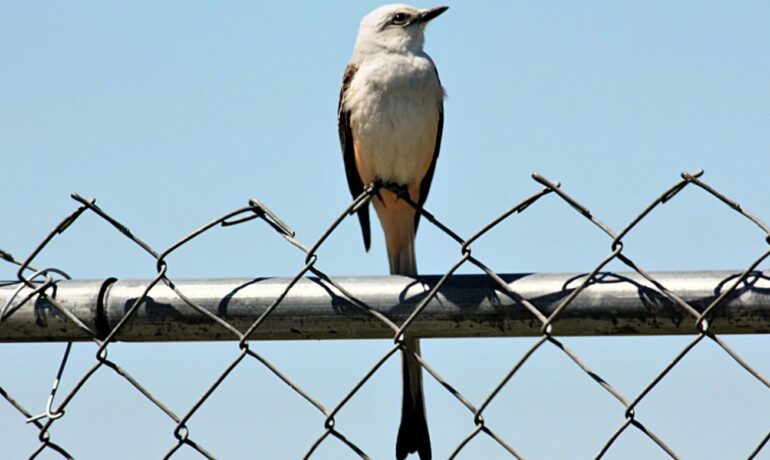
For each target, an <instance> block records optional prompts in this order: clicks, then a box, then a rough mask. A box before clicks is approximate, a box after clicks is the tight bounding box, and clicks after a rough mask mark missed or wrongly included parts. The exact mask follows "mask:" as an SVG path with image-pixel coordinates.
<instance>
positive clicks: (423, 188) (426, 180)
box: [414, 71, 444, 232]
mask: <svg viewBox="0 0 770 460" xmlns="http://www.w3.org/2000/svg"><path fill="white" fill-rule="evenodd" d="M436 78H438V71H436ZM439 85H441V81H439ZM443 132H444V101H441V103H440V104H439V106H438V129H436V146H435V147H433V159H432V160H431V163H430V166H429V167H428V171H427V172H426V173H425V177H423V178H422V182H420V199H419V202H418V203H419V205H420V207H422V205H424V204H425V200H427V199H428V191H429V190H430V183H431V182H432V181H433V173H434V172H435V171H436V161H437V160H438V152H439V150H441V135H442V134H443ZM419 223H420V213H419V212H418V213H415V215H414V231H415V232H417V225H418V224H419Z"/></svg>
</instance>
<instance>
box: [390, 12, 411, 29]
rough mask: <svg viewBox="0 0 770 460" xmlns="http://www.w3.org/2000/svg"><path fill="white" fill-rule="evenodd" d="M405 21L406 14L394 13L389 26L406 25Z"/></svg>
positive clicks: (407, 17)
mask: <svg viewBox="0 0 770 460" xmlns="http://www.w3.org/2000/svg"><path fill="white" fill-rule="evenodd" d="M407 19H409V16H407V15H406V13H396V14H394V15H393V20H392V21H391V24H394V25H397V26H402V25H404V24H406V20H407Z"/></svg>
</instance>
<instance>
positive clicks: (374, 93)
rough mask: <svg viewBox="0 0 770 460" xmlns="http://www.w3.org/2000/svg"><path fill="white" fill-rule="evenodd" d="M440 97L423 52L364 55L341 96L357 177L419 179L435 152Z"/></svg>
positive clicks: (428, 59)
mask: <svg viewBox="0 0 770 460" xmlns="http://www.w3.org/2000/svg"><path fill="white" fill-rule="evenodd" d="M443 97H444V92H443V89H442V88H441V84H440V83H439V80H438V76H437V75H436V70H435V67H434V66H433V63H432V62H431V61H430V58H428V57H427V56H426V55H424V54H422V55H419V54H407V55H404V54H393V53H382V54H381V55H374V56H368V57H367V59H366V60H364V62H362V63H360V64H359V67H358V71H357V72H356V74H355V76H354V77H353V80H352V82H351V83H350V86H349V87H348V89H347V91H346V93H345V96H344V101H343V104H344V108H345V109H347V110H349V111H350V124H351V130H352V134H353V139H354V142H355V145H356V150H357V155H358V156H359V160H360V164H359V169H360V172H361V175H362V178H363V179H364V180H365V181H368V180H378V179H379V180H383V181H386V182H387V181H392V182H396V183H399V184H403V185H407V184H412V183H415V182H416V181H419V180H421V179H422V177H423V176H424V175H425V172H426V171H427V167H428V166H429V165H430V162H431V158H432V156H433V154H434V148H435V143H436V134H437V129H438V120H439V110H440V107H441V103H442V100H443Z"/></svg>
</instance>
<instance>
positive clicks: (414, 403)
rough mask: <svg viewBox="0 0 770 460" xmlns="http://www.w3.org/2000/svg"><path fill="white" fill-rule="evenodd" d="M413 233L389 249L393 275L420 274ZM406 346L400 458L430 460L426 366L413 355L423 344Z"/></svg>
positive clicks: (407, 343)
mask: <svg viewBox="0 0 770 460" xmlns="http://www.w3.org/2000/svg"><path fill="white" fill-rule="evenodd" d="M410 224H411V222H410ZM413 232H414V230H412V234H411V235H410V236H411V237H410V238H406V239H405V241H404V243H405V244H404V245H403V246H402V247H400V248H398V250H397V251H393V252H391V251H390V250H389V253H390V257H389V259H390V272H391V274H394V275H404V276H416V275H417V263H416V259H415V255H414V233H413ZM389 249H391V248H389ZM404 345H405V346H406V348H407V349H409V350H410V351H411V352H409V351H404V352H402V353H401V364H402V378H403V398H402V401H401V425H400V426H399V427H398V437H397V438H396V458H397V459H398V460H404V459H405V458H406V456H407V455H409V454H410V453H414V452H417V453H418V454H419V456H420V460H430V459H431V448H430V434H429V433H428V422H427V419H426V417H425V399H424V397H423V387H422V366H420V363H419V362H418V361H417V359H415V357H414V355H412V353H416V354H418V355H419V354H420V341H419V340H418V339H417V338H414V337H408V336H407V337H405V339H404Z"/></svg>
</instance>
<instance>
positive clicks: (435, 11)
mask: <svg viewBox="0 0 770 460" xmlns="http://www.w3.org/2000/svg"><path fill="white" fill-rule="evenodd" d="M448 9H449V7H448V6H437V7H436V8H431V9H429V10H422V11H421V12H420V15H419V16H418V17H417V20H416V21H414V22H428V21H430V20H431V19H433V18H435V17H437V16H438V15H440V14H441V13H443V12H444V11H446V10H448Z"/></svg>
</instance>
